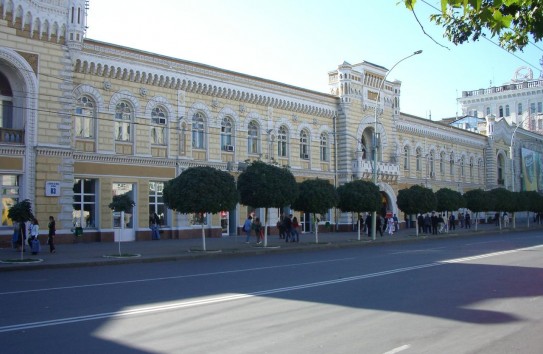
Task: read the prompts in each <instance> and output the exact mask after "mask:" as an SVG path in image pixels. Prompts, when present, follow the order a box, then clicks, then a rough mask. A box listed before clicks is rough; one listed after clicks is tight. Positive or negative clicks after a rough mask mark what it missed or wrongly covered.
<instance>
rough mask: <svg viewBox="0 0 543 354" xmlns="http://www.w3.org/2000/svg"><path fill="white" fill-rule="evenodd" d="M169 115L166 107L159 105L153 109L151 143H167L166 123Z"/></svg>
mask: <svg viewBox="0 0 543 354" xmlns="http://www.w3.org/2000/svg"><path fill="white" fill-rule="evenodd" d="M167 123H168V116H167V114H166V110H165V109H164V107H161V106H157V107H155V108H153V110H152V111H151V143H152V144H155V145H165V144H166V139H165V136H166V125H167Z"/></svg>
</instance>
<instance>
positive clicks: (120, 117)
mask: <svg viewBox="0 0 543 354" xmlns="http://www.w3.org/2000/svg"><path fill="white" fill-rule="evenodd" d="M133 114H134V110H133V109H132V105H131V104H130V103H128V102H127V101H121V102H119V103H118V104H117V106H116V107H115V140H117V141H131V139H132V138H131V131H132V120H133Z"/></svg>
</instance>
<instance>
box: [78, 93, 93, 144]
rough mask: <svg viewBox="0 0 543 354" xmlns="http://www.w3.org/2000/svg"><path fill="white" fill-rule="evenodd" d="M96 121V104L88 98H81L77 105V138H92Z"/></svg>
mask: <svg viewBox="0 0 543 354" xmlns="http://www.w3.org/2000/svg"><path fill="white" fill-rule="evenodd" d="M95 121H96V104H95V103H94V100H93V99H92V98H90V97H88V96H81V97H79V98H78V99H77V102H76V104H75V136H76V137H78V138H92V137H93V136H94V122H95Z"/></svg>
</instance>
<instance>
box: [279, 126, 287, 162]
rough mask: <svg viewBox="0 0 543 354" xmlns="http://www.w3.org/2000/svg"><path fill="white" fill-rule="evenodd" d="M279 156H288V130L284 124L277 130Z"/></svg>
mask: <svg viewBox="0 0 543 354" xmlns="http://www.w3.org/2000/svg"><path fill="white" fill-rule="evenodd" d="M277 156H279V157H287V156H288V130H287V127H285V126H284V125H282V126H281V127H279V131H278V132H277Z"/></svg>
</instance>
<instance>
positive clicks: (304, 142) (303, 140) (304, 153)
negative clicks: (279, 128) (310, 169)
mask: <svg viewBox="0 0 543 354" xmlns="http://www.w3.org/2000/svg"><path fill="white" fill-rule="evenodd" d="M300 158H301V159H304V160H308V159H309V134H308V132H307V130H305V129H304V130H302V131H301V132H300Z"/></svg>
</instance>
